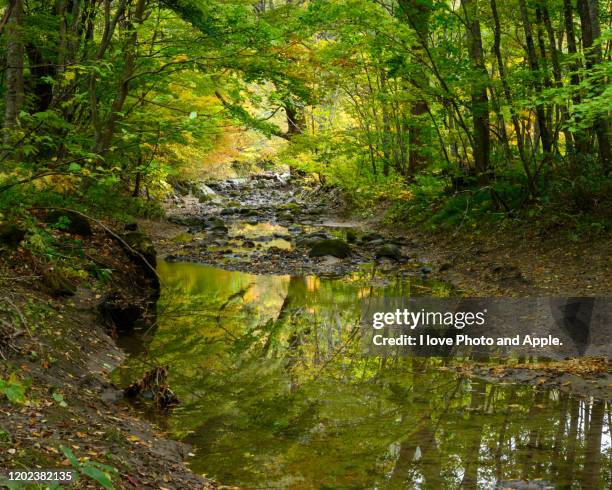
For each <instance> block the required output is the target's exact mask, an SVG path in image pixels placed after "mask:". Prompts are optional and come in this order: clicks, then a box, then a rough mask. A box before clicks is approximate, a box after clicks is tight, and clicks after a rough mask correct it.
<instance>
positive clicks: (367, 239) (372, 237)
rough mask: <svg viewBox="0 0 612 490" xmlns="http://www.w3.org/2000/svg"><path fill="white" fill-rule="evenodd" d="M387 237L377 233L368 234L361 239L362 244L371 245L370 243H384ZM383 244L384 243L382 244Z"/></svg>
mask: <svg viewBox="0 0 612 490" xmlns="http://www.w3.org/2000/svg"><path fill="white" fill-rule="evenodd" d="M384 239H385V237H384V236H382V235H381V234H380V233H376V232H371V233H366V234H365V235H363V236H362V237H361V242H362V243H370V242H374V241H376V240H383V241H384ZM380 243H382V242H380Z"/></svg>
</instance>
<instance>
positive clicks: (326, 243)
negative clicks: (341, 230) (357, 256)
mask: <svg viewBox="0 0 612 490" xmlns="http://www.w3.org/2000/svg"><path fill="white" fill-rule="evenodd" d="M308 255H309V256H310V257H323V256H325V255H331V256H332V257H338V258H339V259H344V258H346V257H348V256H349V255H351V247H350V246H349V244H348V243H346V242H345V241H344V240H340V239H337V238H335V239H331V240H323V241H320V242H318V243H315V244H314V245H313V246H312V248H311V249H310V252H309V254H308Z"/></svg>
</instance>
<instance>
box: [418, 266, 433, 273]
mask: <svg viewBox="0 0 612 490" xmlns="http://www.w3.org/2000/svg"><path fill="white" fill-rule="evenodd" d="M431 270H432V269H431V267H429V266H427V265H424V266H423V267H421V268H420V269H419V271H421V274H431Z"/></svg>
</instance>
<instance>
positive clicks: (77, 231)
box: [44, 209, 92, 236]
mask: <svg viewBox="0 0 612 490" xmlns="http://www.w3.org/2000/svg"><path fill="white" fill-rule="evenodd" d="M62 218H65V220H62ZM44 220H45V222H46V223H50V224H57V223H59V222H60V221H66V224H65V225H64V226H62V230H64V231H67V232H68V233H70V234H71V235H81V236H91V234H92V232H91V224H90V223H89V220H88V219H87V218H86V217H84V216H81V215H80V214H78V213H74V212H72V211H63V210H59V209H58V210H57V211H50V212H49V213H47V216H45V218H44Z"/></svg>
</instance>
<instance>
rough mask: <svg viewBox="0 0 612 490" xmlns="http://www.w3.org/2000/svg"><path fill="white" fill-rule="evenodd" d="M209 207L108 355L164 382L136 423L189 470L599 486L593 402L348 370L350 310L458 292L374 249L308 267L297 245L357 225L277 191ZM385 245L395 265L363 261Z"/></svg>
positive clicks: (374, 361) (443, 374)
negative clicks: (135, 325)
mask: <svg viewBox="0 0 612 490" xmlns="http://www.w3.org/2000/svg"><path fill="white" fill-rule="evenodd" d="M245 186H246V187H247V189H246V191H245V188H244V187H245ZM288 193H290V194H288ZM212 196H213V197H211V198H210V199H208V200H207V199H201V198H200V199H192V198H193V196H191V195H189V196H187V199H185V200H183V201H181V202H182V206H183V207H182V208H181V211H180V212H177V215H176V216H175V217H174V219H175V220H176V222H179V223H181V224H182V225H184V226H185V227H186V232H185V235H184V236H182V237H181V238H180V241H181V242H182V244H186V245H187V246H185V247H180V248H179V247H177V248H176V250H174V251H172V253H168V254H167V255H168V257H167V258H166V260H161V261H159V264H158V273H159V275H160V277H161V279H162V286H163V287H162V294H161V297H160V299H159V302H158V321H157V324H156V326H155V328H154V329H152V330H150V331H148V332H146V334H143V333H142V332H141V333H139V334H138V335H135V336H133V337H127V338H124V339H122V343H123V345H124V348H126V350H128V352H129V353H130V355H129V357H128V360H127V362H126V365H125V366H123V367H122V368H121V369H119V370H117V371H116V372H115V378H116V381H117V383H118V384H120V385H123V386H125V385H127V384H129V383H130V382H131V381H133V380H136V379H139V376H142V374H143V373H144V372H145V371H147V370H148V369H151V367H153V366H156V365H163V366H168V368H169V385H170V386H171V387H172V389H173V390H174V391H175V392H176V394H177V396H178V398H179V400H180V401H181V403H180V404H179V405H178V406H177V407H176V408H175V409H173V410H171V411H169V412H168V413H167V414H160V413H158V412H157V413H156V412H155V411H153V410H151V409H149V408H147V407H146V404H143V406H142V407H141V408H142V410H143V411H144V412H145V413H146V415H147V416H148V417H150V418H151V419H152V420H154V421H155V422H156V423H157V424H158V425H159V426H160V427H161V428H162V429H164V430H165V431H167V432H168V434H169V435H170V437H173V438H176V439H178V440H181V441H184V442H186V443H189V444H191V445H192V446H193V453H194V456H193V457H191V458H190V459H189V466H190V468H192V469H193V470H194V471H196V472H198V473H205V474H206V475H207V476H209V477H212V478H215V479H217V480H218V481H219V482H222V483H223V484H224V485H228V486H235V487H240V488H245V489H260V488H261V489H343V488H356V489H357V488H368V489H396V488H397V489H400V488H401V489H421V488H423V489H447V488H448V489H459V488H474V489H481V488H482V489H506V488H513V489H557V488H559V489H574V488H576V489H577V488H584V489H604V488H612V450H611V440H610V424H611V420H610V411H609V404H608V405H607V406H606V400H604V399H597V398H592V397H584V396H578V395H574V394H572V393H567V392H562V391H560V390H558V389H555V388H552V387H536V386H532V385H527V384H512V383H499V382H498V383H491V382H486V381H483V380H478V379H475V378H468V377H466V376H462V375H460V374H458V373H457V372H456V371H455V370H451V369H449V368H448V366H447V361H446V360H444V359H440V358H405V357H404V358H379V357H366V356H364V355H363V352H362V348H361V345H360V341H359V338H358V335H357V332H358V331H359V329H358V325H359V322H360V318H361V301H362V300H363V299H364V298H370V297H380V296H438V297H447V296H450V295H456V294H460V292H459V291H456V290H454V288H452V287H451V286H449V285H448V284H445V283H442V282H439V281H436V280H435V277H433V276H434V275H433V274H431V273H430V271H429V270H428V269H427V264H426V263H424V262H423V261H422V260H421V259H420V258H419V257H418V252H416V253H415V251H414V244H409V243H402V242H401V240H399V239H397V238H393V237H382V238H380V237H374V238H373V239H367V240H363V239H360V240H358V241H357V242H356V244H355V245H354V246H353V247H354V248H353V250H354V253H353V254H352V256H351V258H350V259H339V258H330V257H321V258H312V257H308V255H307V254H305V253H304V250H305V247H308V246H309V245H308V243H306V245H303V244H304V243H305V241H306V240H307V239H308V237H309V236H310V237H313V236H316V235H317V234H320V235H321V234H322V235H324V236H329V237H345V236H347V235H346V230H347V228H350V229H353V228H357V229H358V226H356V225H353V224H349V225H347V223H344V222H341V221H330V219H331V218H330V216H329V215H327V216H326V214H325V212H321V206H318V207H317V206H315V207H314V208H313V207H309V205H307V204H304V203H302V202H300V200H299V197H296V193H295V192H294V191H293V190H287V189H285V184H284V183H283V182H282V181H281V182H279V183H274V184H273V185H271V186H270V185H268V184H266V185H260V184H259V183H258V182H256V183H255V184H254V185H253V184H251V183H249V182H246V184H245V182H241V183H239V185H237V186H236V185H234V184H233V183H230V184H223V185H220V186H219V187H218V188H217V189H215V190H214V194H213V195H212ZM190 199H191V200H190ZM201 201H203V202H201ZM228 202H230V204H229V205H228ZM291 203H297V205H298V206H299V208H300V209H301V210H303V212H302V214H299V213H297V212H293V213H287V210H292V204H291ZM228 209H230V211H229V212H228V211H227V210H228ZM245 209H246V210H247V211H245ZM313 209H314V210H315V212H313ZM292 211H296V210H295V209H293V210H292ZM290 214H292V216H290ZM294 216H297V218H295V217H294ZM211 223H212V224H211ZM358 231H359V233H360V234H361V235H364V233H366V232H364V231H363V230H358ZM369 238H372V237H371V236H370V237H369ZM373 242H374V243H373ZM389 243H392V244H394V245H395V246H397V247H398V249H399V250H400V253H401V254H402V257H404V259H403V260H399V261H393V260H388V259H386V258H384V257H383V258H382V260H377V259H376V256H377V255H380V253H379V252H377V250H379V249H380V247H381V246H385V245H389ZM377 247H378V248H377ZM268 259H269V260H268Z"/></svg>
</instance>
